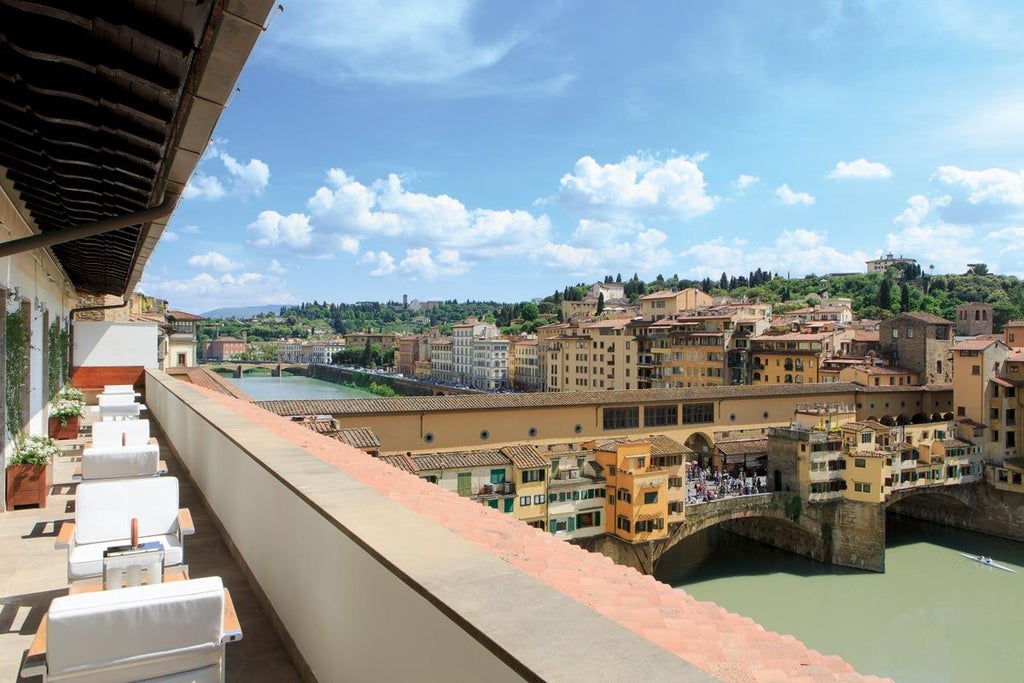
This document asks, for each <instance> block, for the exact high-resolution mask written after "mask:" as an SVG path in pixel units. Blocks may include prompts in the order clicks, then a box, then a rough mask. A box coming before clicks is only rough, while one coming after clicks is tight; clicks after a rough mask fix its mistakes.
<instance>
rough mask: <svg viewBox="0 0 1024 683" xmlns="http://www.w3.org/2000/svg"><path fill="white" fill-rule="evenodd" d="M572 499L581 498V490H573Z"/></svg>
mask: <svg viewBox="0 0 1024 683" xmlns="http://www.w3.org/2000/svg"><path fill="white" fill-rule="evenodd" d="M572 499H573V500H579V499H580V492H579V491H573V492H572Z"/></svg>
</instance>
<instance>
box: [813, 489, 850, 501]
mask: <svg viewBox="0 0 1024 683" xmlns="http://www.w3.org/2000/svg"><path fill="white" fill-rule="evenodd" d="M842 497H843V492H842V491H824V492H822V493H808V494H807V500H808V502H811V503H824V502H826V501H829V500H841V499H842Z"/></svg>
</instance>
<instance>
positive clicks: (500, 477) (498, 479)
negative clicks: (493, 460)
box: [491, 469, 505, 484]
mask: <svg viewBox="0 0 1024 683" xmlns="http://www.w3.org/2000/svg"><path fill="white" fill-rule="evenodd" d="M491 483H492V484H503V483H505V470H503V469H502V470H491Z"/></svg>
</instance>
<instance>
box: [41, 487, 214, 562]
mask: <svg viewBox="0 0 1024 683" xmlns="http://www.w3.org/2000/svg"><path fill="white" fill-rule="evenodd" d="M133 518H135V519H138V520H139V542H140V543H150V542H157V543H159V544H160V545H161V547H162V548H163V550H164V565H165V566H174V565H179V564H182V563H183V562H184V560H185V551H184V536H187V535H190V534H193V533H195V527H194V526H193V524H192V515H191V513H189V511H188V509H187V508H183V509H180V510H179V509H178V480H177V479H175V478H174V477H143V478H139V479H114V480H109V481H87V482H82V483H81V484H79V485H78V490H77V492H76V494H75V522H74V523H73V524H71V523H67V522H65V523H64V524H62V525H61V528H60V531H59V532H58V535H57V543H56V547H57V548H67V551H68V581H69V582H71V581H78V580H80V579H86V578H89V577H94V576H100V575H101V574H102V572H103V551H104V550H106V549H107V548H110V547H112V546H121V545H128V544H129V543H130V542H131V520H132V519H133Z"/></svg>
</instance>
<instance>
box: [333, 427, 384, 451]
mask: <svg viewBox="0 0 1024 683" xmlns="http://www.w3.org/2000/svg"><path fill="white" fill-rule="evenodd" d="M334 438H335V439H337V440H338V441H341V442H342V443H347V444H348V445H349V446H354V447H355V448H380V439H378V438H377V435H376V434H374V433H373V430H372V429H370V428H369V427H354V428H352V429H339V430H338V433H337V434H335V435H334Z"/></svg>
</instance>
